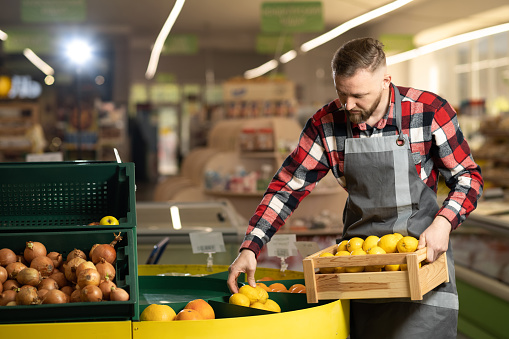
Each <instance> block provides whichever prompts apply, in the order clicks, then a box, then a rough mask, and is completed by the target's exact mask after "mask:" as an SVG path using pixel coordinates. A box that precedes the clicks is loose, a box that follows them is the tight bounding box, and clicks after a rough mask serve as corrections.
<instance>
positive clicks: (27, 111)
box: [0, 102, 39, 161]
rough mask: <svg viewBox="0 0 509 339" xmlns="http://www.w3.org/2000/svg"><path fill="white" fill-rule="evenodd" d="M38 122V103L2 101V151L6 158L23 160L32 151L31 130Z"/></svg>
mask: <svg viewBox="0 0 509 339" xmlns="http://www.w3.org/2000/svg"><path fill="white" fill-rule="evenodd" d="M38 122H39V106H38V105H37V104H36V103H31V102H9V103H7V102H5V103H4V102H0V153H1V155H2V157H3V158H4V159H5V160H12V161H23V160H24V156H25V154H26V153H30V152H31V150H32V146H33V144H32V141H31V139H30V136H29V132H30V130H31V129H32V128H34V126H35V125H36V124H37V123H38Z"/></svg>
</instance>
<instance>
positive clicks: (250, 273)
mask: <svg viewBox="0 0 509 339" xmlns="http://www.w3.org/2000/svg"><path fill="white" fill-rule="evenodd" d="M246 275H247V283H248V284H249V285H250V286H251V287H256V280H255V271H254V270H247V272H246Z"/></svg>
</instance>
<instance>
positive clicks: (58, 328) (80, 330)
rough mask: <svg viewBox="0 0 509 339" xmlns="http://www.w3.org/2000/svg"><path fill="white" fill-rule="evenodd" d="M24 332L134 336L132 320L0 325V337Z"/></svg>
mask: <svg viewBox="0 0 509 339" xmlns="http://www.w3.org/2000/svg"><path fill="white" fill-rule="evenodd" d="M34 307H37V306H34ZM24 334H26V335H28V336H35V337H37V339H55V338H72V339H90V338H108V339H129V338H132V322H131V321H107V322H106V321H105V322H72V323H44V324H40V323H37V324H13V325H0V338H19V337H20V336H21V337H22V336H24Z"/></svg>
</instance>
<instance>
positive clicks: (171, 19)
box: [145, 0, 186, 79]
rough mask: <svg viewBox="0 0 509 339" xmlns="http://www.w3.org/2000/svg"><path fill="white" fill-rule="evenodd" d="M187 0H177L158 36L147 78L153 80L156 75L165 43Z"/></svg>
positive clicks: (146, 74)
mask: <svg viewBox="0 0 509 339" xmlns="http://www.w3.org/2000/svg"><path fill="white" fill-rule="evenodd" d="M184 2H186V1H185V0H177V1H176V2H175V5H174V6H173V9H172V10H171V12H170V15H169V16H168V18H167V19H166V22H165V23H164V25H163V28H161V31H160V32H159V35H158V36H157V39H156V42H155V43H154V47H153V48H152V53H151V54H150V60H149V62H148V67H147V71H146V72H145V78H147V79H152V78H153V77H154V75H155V74H156V69H157V64H158V63H159V56H160V55H161V51H162V50H163V46H164V42H165V41H166V38H167V37H168V34H170V31H171V29H172V27H173V24H174V23H175V21H176V20H177V18H178V16H179V14H180V11H181V10H182V7H183V6H184Z"/></svg>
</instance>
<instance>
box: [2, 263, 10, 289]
mask: <svg viewBox="0 0 509 339" xmlns="http://www.w3.org/2000/svg"><path fill="white" fill-rule="evenodd" d="M8 277H9V276H8V274H7V270H6V269H5V267H3V266H0V285H2V284H3V283H4V282H6V281H7V278H8Z"/></svg>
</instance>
